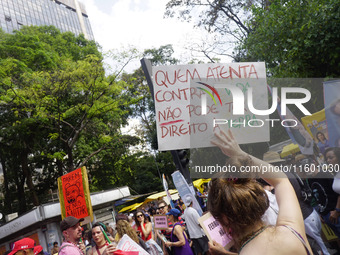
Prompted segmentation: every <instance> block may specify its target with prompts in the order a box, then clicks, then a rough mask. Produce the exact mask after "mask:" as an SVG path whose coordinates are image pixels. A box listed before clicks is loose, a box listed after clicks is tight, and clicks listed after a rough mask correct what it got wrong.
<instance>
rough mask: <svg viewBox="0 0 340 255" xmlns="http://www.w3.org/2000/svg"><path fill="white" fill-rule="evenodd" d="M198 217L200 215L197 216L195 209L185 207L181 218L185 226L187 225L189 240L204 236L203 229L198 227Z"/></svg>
mask: <svg viewBox="0 0 340 255" xmlns="http://www.w3.org/2000/svg"><path fill="white" fill-rule="evenodd" d="M199 217H200V215H199V214H198V212H197V211H196V209H194V208H192V207H191V206H189V207H187V208H186V209H185V211H184V214H183V218H184V220H185V224H186V225H187V228H188V231H189V235H190V238H191V239H196V238H200V237H202V236H205V234H204V231H203V229H202V228H201V227H200V226H199V225H198V224H199V222H198V218H199Z"/></svg>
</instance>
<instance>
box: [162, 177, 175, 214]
mask: <svg viewBox="0 0 340 255" xmlns="http://www.w3.org/2000/svg"><path fill="white" fill-rule="evenodd" d="M163 187H164V190H165V193H166V196H167V198H168V200H169V202H170V206H171V208H175V206H174V203H173V202H172V198H171V195H170V192H169V188H168V182H167V181H166V179H165V175H164V174H163Z"/></svg>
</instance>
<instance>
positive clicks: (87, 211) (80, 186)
mask: <svg viewBox="0 0 340 255" xmlns="http://www.w3.org/2000/svg"><path fill="white" fill-rule="evenodd" d="M58 190H59V201H60V207H61V217H62V219H64V218H65V217H68V216H74V217H76V218H78V219H80V218H86V220H85V221H84V223H87V222H90V221H93V211H92V204H91V197H90V189H89V182H88V178H87V172H86V168H85V167H82V168H78V169H76V170H74V171H72V172H70V173H68V174H65V175H63V176H61V177H59V178H58Z"/></svg>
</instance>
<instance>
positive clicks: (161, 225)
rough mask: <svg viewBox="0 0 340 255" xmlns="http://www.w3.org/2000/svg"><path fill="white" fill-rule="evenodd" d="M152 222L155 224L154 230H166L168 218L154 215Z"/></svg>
mask: <svg viewBox="0 0 340 255" xmlns="http://www.w3.org/2000/svg"><path fill="white" fill-rule="evenodd" d="M153 221H154V223H155V228H156V229H167V228H168V218H167V217H166V215H154V216H153Z"/></svg>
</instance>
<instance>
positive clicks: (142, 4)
mask: <svg viewBox="0 0 340 255" xmlns="http://www.w3.org/2000/svg"><path fill="white" fill-rule="evenodd" d="M108 1H109V0H108ZM81 2H83V3H84V4H85V7H86V10H87V13H88V16H89V19H90V23H91V26H92V30H93V32H94V36H95V39H96V41H97V42H98V43H99V44H100V45H101V46H102V47H103V49H104V50H110V49H113V48H121V47H126V46H128V45H133V46H136V47H138V48H139V49H140V50H143V49H146V48H153V47H159V46H161V45H165V44H173V45H174V47H178V48H179V47H180V46H182V45H181V44H182V43H183V41H184V38H185V37H186V35H188V34H190V33H193V31H194V29H193V26H192V24H189V23H186V22H180V21H178V20H176V19H164V18H163V14H164V10H165V5H166V3H167V2H168V0H148V1H145V0H144V1H138V0H137V1H136V0H118V1H113V3H112V6H111V9H110V10H105V12H104V11H103V10H101V9H100V5H99V0H81ZM106 5H107V3H106Z"/></svg>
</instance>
